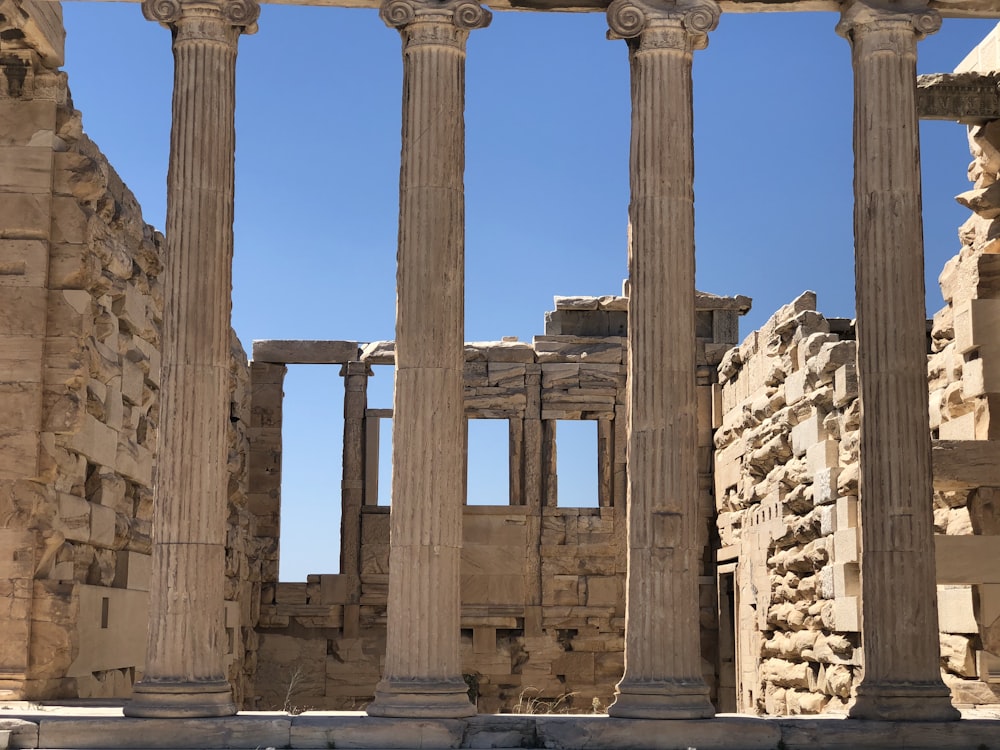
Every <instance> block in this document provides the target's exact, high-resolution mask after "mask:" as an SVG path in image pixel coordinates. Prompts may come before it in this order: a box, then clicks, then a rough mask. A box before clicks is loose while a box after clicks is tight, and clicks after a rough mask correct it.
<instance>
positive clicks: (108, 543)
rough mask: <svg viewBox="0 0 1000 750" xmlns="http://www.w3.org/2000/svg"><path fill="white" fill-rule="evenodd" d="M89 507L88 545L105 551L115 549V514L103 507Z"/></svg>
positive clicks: (111, 509) (110, 509)
mask: <svg viewBox="0 0 1000 750" xmlns="http://www.w3.org/2000/svg"><path fill="white" fill-rule="evenodd" d="M88 505H90V540H89V541H90V543H91V544H93V545H94V546H95V547H103V548H105V549H113V548H116V547H117V546H119V545H117V544H116V524H117V514H116V513H115V511H114V509H113V508H108V507H106V506H104V505H95V504H93V503H88Z"/></svg>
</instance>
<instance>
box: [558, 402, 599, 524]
mask: <svg viewBox="0 0 1000 750" xmlns="http://www.w3.org/2000/svg"><path fill="white" fill-rule="evenodd" d="M555 442H556V477H557V480H556V481H557V484H556V487H557V493H556V504H557V505H558V506H559V507H560V508H596V507H598V453H597V421H596V420H593V419H583V420H568V419H560V420H558V421H557V422H556V433H555Z"/></svg>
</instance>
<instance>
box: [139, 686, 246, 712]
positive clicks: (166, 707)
mask: <svg viewBox="0 0 1000 750" xmlns="http://www.w3.org/2000/svg"><path fill="white" fill-rule="evenodd" d="M124 713H125V715H126V716H132V717H136V718H144V719H193V718H210V717H218V716H233V715H234V714H235V713H236V704H235V703H234V702H233V691H232V689H231V688H230V687H229V683H228V682H226V681H225V680H213V681H211V682H207V681H206V682H145V681H142V682H137V683H136V684H135V687H133V688H132V700H130V701H129V702H128V703H126V704H125V709H124Z"/></svg>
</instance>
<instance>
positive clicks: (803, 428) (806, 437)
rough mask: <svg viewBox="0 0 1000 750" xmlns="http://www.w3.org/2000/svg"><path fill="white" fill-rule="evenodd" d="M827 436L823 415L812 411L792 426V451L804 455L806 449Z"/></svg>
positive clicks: (797, 454)
mask: <svg viewBox="0 0 1000 750" xmlns="http://www.w3.org/2000/svg"><path fill="white" fill-rule="evenodd" d="M827 438H828V433H827V431H826V427H824V426H823V415H822V414H819V413H818V412H813V413H812V414H811V415H810V416H808V417H806V418H805V419H803V420H802V421H801V422H799V423H798V424H797V425H795V426H794V427H793V428H792V440H791V442H792V453H793V454H795V455H796V456H804V455H805V454H806V451H807V450H808V449H809V448H810V447H811V446H813V445H815V444H816V443H819V442H821V441H824V440H826V439H827Z"/></svg>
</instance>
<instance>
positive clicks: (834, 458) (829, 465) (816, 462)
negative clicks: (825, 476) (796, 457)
mask: <svg viewBox="0 0 1000 750" xmlns="http://www.w3.org/2000/svg"><path fill="white" fill-rule="evenodd" d="M793 435H794V433H793ZM839 465H840V443H839V441H837V440H823V441H820V442H818V443H814V444H813V445H810V446H809V447H808V448H807V449H806V473H807V474H808V475H809V476H812V477H815V476H816V475H817V474H819V473H820V472H822V471H829V470H831V469H836V468H838V467H839Z"/></svg>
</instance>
